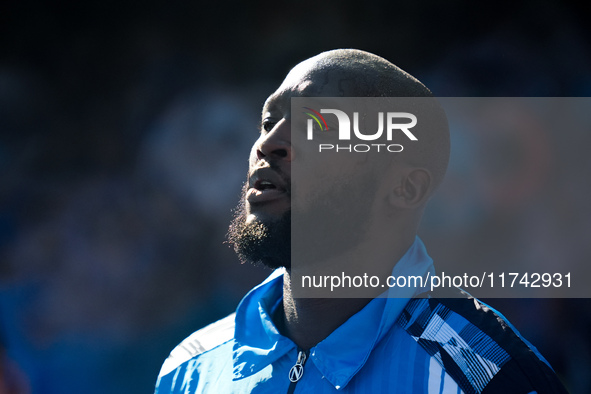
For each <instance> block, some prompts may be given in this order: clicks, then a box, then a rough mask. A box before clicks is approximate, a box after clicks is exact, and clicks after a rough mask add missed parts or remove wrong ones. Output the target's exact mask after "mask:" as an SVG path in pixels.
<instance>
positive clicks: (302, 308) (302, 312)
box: [273, 272, 371, 350]
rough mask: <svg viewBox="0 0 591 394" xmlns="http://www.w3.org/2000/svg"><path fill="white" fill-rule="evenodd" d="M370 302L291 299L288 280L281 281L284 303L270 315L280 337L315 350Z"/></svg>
mask: <svg viewBox="0 0 591 394" xmlns="http://www.w3.org/2000/svg"><path fill="white" fill-rule="evenodd" d="M369 301H371V299H369V298H294V297H293V296H292V292H291V277H290V275H289V273H288V272H286V273H285V274H284V278H283V302H282V303H281V304H280V305H279V307H278V308H277V309H276V310H275V312H274V314H273V322H274V323H275V326H276V327H277V329H278V330H279V333H280V334H281V335H283V336H285V337H287V338H289V339H291V340H292V341H293V342H294V343H295V344H296V345H298V346H299V347H300V348H301V349H305V350H309V349H311V348H312V347H314V346H316V345H317V344H318V343H320V342H321V341H322V340H324V339H325V338H326V337H328V336H329V335H330V334H331V333H332V332H333V331H334V330H336V329H337V328H338V327H340V326H341V325H342V324H343V323H345V322H346V321H347V320H348V319H349V318H350V317H351V316H353V315H354V314H356V313H357V312H359V311H360V310H361V309H363V307H365V306H366V305H367V304H368V303H369Z"/></svg>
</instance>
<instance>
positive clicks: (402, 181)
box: [388, 168, 433, 209]
mask: <svg viewBox="0 0 591 394" xmlns="http://www.w3.org/2000/svg"><path fill="white" fill-rule="evenodd" d="M432 183H433V176H432V175H431V172H429V170H427V169H424V168H408V169H406V170H405V171H403V172H402V173H401V174H400V177H399V178H398V179H397V183H396V185H394V187H393V189H392V190H391V192H390V193H389V196H388V202H389V203H390V204H391V205H393V206H395V207H398V208H403V209H414V208H418V207H420V206H422V205H424V204H425V203H426V202H427V200H428V199H429V195H430V194H431V185H432Z"/></svg>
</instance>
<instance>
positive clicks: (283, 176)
mask: <svg viewBox="0 0 591 394" xmlns="http://www.w3.org/2000/svg"><path fill="white" fill-rule="evenodd" d="M266 163H267V164H268V165H266V166H256V167H254V168H251V169H249V170H248V173H247V178H246V179H247V180H246V182H245V184H244V186H243V190H242V191H243V195H246V191H247V190H248V183H249V180H250V178H251V177H252V176H253V174H254V172H255V171H257V170H260V169H261V168H269V169H271V170H272V171H274V172H275V173H276V174H277V176H278V177H279V178H280V179H281V181H282V182H283V185H284V188H285V191H286V192H287V195H288V196H291V176H290V175H288V174H286V173H285V171H283V170H282V169H281V168H280V167H279V165H278V164H277V163H276V162H275V161H267V162H266Z"/></svg>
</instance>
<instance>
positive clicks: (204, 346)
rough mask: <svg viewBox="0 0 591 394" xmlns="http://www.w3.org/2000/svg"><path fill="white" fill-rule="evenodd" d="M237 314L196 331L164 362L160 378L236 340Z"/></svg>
mask: <svg viewBox="0 0 591 394" xmlns="http://www.w3.org/2000/svg"><path fill="white" fill-rule="evenodd" d="M235 315H236V314H235V313H232V314H231V315H228V316H226V317H225V318H223V319H221V320H218V321H217V322H215V323H212V324H210V325H208V326H206V327H204V328H202V329H200V330H197V331H195V332H194V333H193V334H191V335H190V336H189V337H187V338H186V339H185V340H183V341H182V342H181V343H180V344H179V345H178V346H177V347H175V348H174V349H173V350H172V352H170V355H169V356H168V358H167V359H166V360H165V361H164V364H163V365H162V369H161V370H160V374H159V377H162V376H164V375H167V374H169V373H170V372H172V371H174V370H175V369H176V368H178V367H179V366H180V365H181V364H183V363H185V362H187V361H189V360H190V359H192V358H194V357H197V356H199V355H200V354H202V353H205V352H207V351H210V350H212V349H214V348H216V347H218V346H220V345H222V344H224V343H226V342H228V341H229V340H231V339H232V338H234V324H235V323H234V322H235Z"/></svg>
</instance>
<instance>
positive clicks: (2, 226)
mask: <svg viewBox="0 0 591 394" xmlns="http://www.w3.org/2000/svg"><path fill="white" fill-rule="evenodd" d="M589 11H590V9H589V6H588V5H584V4H581V3H579V2H575V1H560V2H559V1H550V0H547V1H524V2H519V3H515V2H508V1H504V2H503V1H501V2H484V3H482V2H468V1H448V2H438V1H434V0H430V1H423V2H420V3H419V2H405V3H403V4H396V3H394V2H386V1H375V0H367V1H363V2H361V1H339V2H334V3H332V4H325V3H320V2H312V1H300V2H297V3H296V4H290V5H284V4H282V3H280V2H271V1H253V2H241V1H237V0H227V1H224V2H221V3H217V4H214V2H171V3H169V4H166V5H164V4H161V3H158V2H155V1H150V0H149V1H144V2H142V3H137V4H134V3H132V2H115V1H108V0H107V1H101V2H97V1H86V2H73V1H53V2H48V1H45V2H38V1H30V0H23V1H19V2H4V3H3V4H2V5H0V169H1V170H0V393H5V392H6V393H29V392H31V393H80V392H84V393H90V394H92V393H145V392H152V391H153V387H154V383H155V381H156V377H157V375H158V371H159V369H160V366H161V363H162V361H163V360H164V359H165V358H166V356H167V355H168V353H169V352H170V350H171V349H172V348H173V347H174V346H175V345H176V344H177V343H178V342H180V341H181V340H182V339H184V338H185V337H186V336H188V335H189V334H190V333H191V332H193V331H195V330H196V329H198V328H200V327H201V326H203V325H205V324H207V323H209V322H211V321H213V320H215V319H218V318H220V317H223V316H225V315H226V314H228V313H230V312H232V311H233V310H234V309H235V307H236V305H237V303H238V301H239V300H240V298H241V297H242V296H243V295H244V294H245V293H246V291H248V289H250V288H251V287H252V286H253V285H254V284H256V283H257V282H259V281H260V280H261V279H262V278H264V277H265V276H266V275H268V274H269V272H268V271H265V270H262V269H258V268H254V267H250V266H244V265H241V264H240V263H239V262H238V261H237V259H236V257H235V256H234V254H233V252H232V250H231V249H230V248H229V247H228V246H227V245H226V244H224V239H225V232H226V229H227V225H228V223H229V221H230V219H231V217H232V213H231V210H232V208H233V207H234V206H235V204H236V202H237V201H238V196H239V192H240V188H241V184H242V182H243V180H244V177H245V173H246V160H247V155H248V151H249V149H250V146H251V145H252V143H253V142H254V140H255V139H256V138H257V134H258V130H257V122H258V121H259V113H260V109H261V106H262V103H263V102H264V100H265V98H266V97H267V95H268V94H270V93H271V92H272V91H273V90H274V89H275V88H276V87H277V86H278V85H279V83H280V82H281V80H282V78H283V77H284V75H285V74H286V73H287V71H288V70H289V69H290V68H291V67H292V66H294V65H295V64H296V63H298V62H299V61H301V60H303V59H305V58H307V57H310V56H312V55H315V54H317V53H319V52H321V51H323V50H328V49H334V48H339V47H353V48H359V49H364V50H368V51H370V52H374V53H376V54H378V55H381V56H383V57H385V58H387V59H388V60H390V61H392V62H394V63H395V64H397V65H398V66H400V67H402V68H403V69H405V70H406V71H408V72H410V73H411V74H413V75H415V76H416V77H418V78H419V79H420V80H422V81H423V82H424V83H425V84H426V85H427V86H429V87H430V88H431V89H432V90H433V92H434V93H435V94H436V95H439V96H541V97H554V96H589V95H590V94H591V50H590V49H591V47H590V44H591V36H590V34H589V33H590V30H589V24H588V20H589V16H590V13H589ZM562 133H563V134H561V135H557V134H556V133H548V132H545V131H544V130H543V129H539V130H538V129H536V130H533V131H532V132H531V133H528V134H526V135H521V134H520V135H511V134H504V135H502V136H494V134H492V137H491V134H482V133H476V132H474V133H470V130H467V131H466V130H462V131H461V132H460V131H457V130H452V144H453V151H452V162H451V163H450V169H449V172H448V177H447V180H446V182H445V183H444V184H443V185H442V188H441V191H440V193H439V196H438V197H437V199H436V200H435V201H434V202H433V204H432V206H431V208H430V209H429V211H428V212H427V214H426V217H425V221H424V225H423V227H422V229H421V234H422V236H423V238H424V240H425V243H426V244H427V245H428V247H429V248H430V252H431V254H432V256H433V257H434V259H435V261H436V264H438V263H441V264H445V262H446V261H458V260H459V261H466V262H470V261H476V260H478V261H481V260H484V261H488V262H490V264H491V265H492V266H494V264H495V262H497V261H498V262H507V261H512V260H520V259H525V260H527V261H531V262H534V263H535V262H539V264H540V265H541V266H542V267H549V268H548V269H550V268H551V269H556V267H561V266H562V265H563V264H564V265H566V266H568V265H569V264H585V263H589V262H590V261H589V258H590V256H591V250H590V243H589V242H588V241H589V235H590V234H591V231H590V230H591V229H590V223H591V209H590V208H589V204H588V196H589V193H590V192H591V190H590V189H591V187H590V186H591V185H590V183H589V174H590V170H591V160H590V159H589V154H588V153H587V152H586V147H588V146H591V133H588V132H587V133H584V132H579V131H577V132H575V131H573V130H569V129H565V130H562ZM585 279H587V280H591V279H588V278H585ZM487 301H488V302H489V303H490V304H491V305H493V306H494V307H498V309H500V310H501V311H502V312H503V313H504V314H505V315H506V316H507V317H508V318H509V319H510V320H511V321H512V322H513V324H514V325H516V326H517V328H518V329H520V330H521V332H522V333H523V334H524V335H525V336H526V337H527V338H528V339H530V341H531V342H533V343H534V344H535V345H536V346H537V347H538V348H539V349H540V350H541V352H542V353H543V354H544V355H545V356H546V357H547V358H548V360H549V361H550V362H551V364H552V365H553V366H554V368H555V369H556V371H557V372H558V374H559V375H560V377H561V378H562V379H563V381H564V382H565V383H566V384H567V386H568V388H569V389H570V390H571V392H572V393H589V392H591V380H590V379H591V374H589V371H590V370H591V343H590V339H589V336H588V333H589V332H590V331H591V302H589V299H519V300H507V299H492V300H487Z"/></svg>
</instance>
